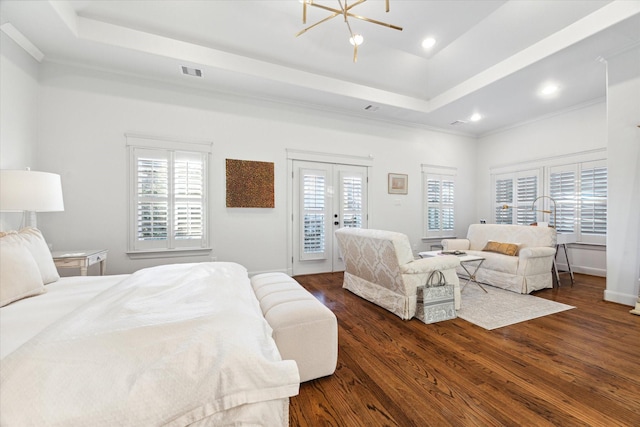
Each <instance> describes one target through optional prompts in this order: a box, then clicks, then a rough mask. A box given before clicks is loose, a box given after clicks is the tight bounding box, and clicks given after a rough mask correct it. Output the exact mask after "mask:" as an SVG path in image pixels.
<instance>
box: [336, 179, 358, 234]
mask: <svg viewBox="0 0 640 427" xmlns="http://www.w3.org/2000/svg"><path fill="white" fill-rule="evenodd" d="M362 181H363V177H362V176H361V175H353V174H346V173H342V172H341V174H340V185H342V194H343V200H342V226H343V227H352V228H362V224H363V209H362V207H363V205H362V203H363V182H362Z"/></svg>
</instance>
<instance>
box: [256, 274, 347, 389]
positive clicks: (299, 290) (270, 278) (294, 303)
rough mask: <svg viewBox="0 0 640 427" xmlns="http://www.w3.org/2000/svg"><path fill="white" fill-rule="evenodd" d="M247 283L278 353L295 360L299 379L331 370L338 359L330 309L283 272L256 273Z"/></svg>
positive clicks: (335, 327) (328, 372)
mask: <svg viewBox="0 0 640 427" xmlns="http://www.w3.org/2000/svg"><path fill="white" fill-rule="evenodd" d="M251 285H252V286H253V291H254V292H255V294H256V296H257V297H258V301H260V308H261V309H262V313H263V314H264V317H265V319H267V322H269V324H270V325H271V327H272V328H273V338H274V340H275V342H276V345H277V346H278V350H279V351H280V355H281V356H282V358H283V359H285V360H295V361H296V363H297V364H298V370H299V371H300V382H304V381H309V380H313V379H316V378H320V377H324V376H327V375H331V374H333V373H334V371H335V369H336V364H337V362H338V321H337V319H336V316H335V315H334V314H333V312H332V311H331V310H329V309H328V308H327V307H326V306H325V305H324V304H322V303H321V302H320V301H318V300H317V299H316V298H315V297H314V296H313V295H312V294H311V293H310V292H309V291H307V290H306V289H304V288H303V287H302V286H300V284H299V283H298V282H296V281H295V280H294V279H292V278H291V277H289V276H287V275H286V274H284V273H264V274H258V275H256V276H253V277H252V278H251Z"/></svg>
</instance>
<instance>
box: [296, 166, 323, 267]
mask: <svg viewBox="0 0 640 427" xmlns="http://www.w3.org/2000/svg"><path fill="white" fill-rule="evenodd" d="M301 175H302V218H303V222H302V235H303V236H304V238H303V248H302V256H301V259H305V260H307V259H317V258H318V257H320V258H321V259H322V258H324V256H325V240H324V237H325V215H326V214H325V212H326V209H325V186H326V184H325V183H326V172H325V171H324V170H314V169H301Z"/></svg>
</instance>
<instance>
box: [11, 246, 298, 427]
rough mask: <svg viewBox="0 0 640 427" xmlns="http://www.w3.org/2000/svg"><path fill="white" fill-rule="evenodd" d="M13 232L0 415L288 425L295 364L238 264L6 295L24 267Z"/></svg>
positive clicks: (84, 421)
mask: <svg viewBox="0 0 640 427" xmlns="http://www.w3.org/2000/svg"><path fill="white" fill-rule="evenodd" d="M9 237H10V239H6V233H3V235H0V263H2V264H3V265H2V266H0V274H2V283H0V285H1V288H2V293H1V294H0V296H1V298H2V303H3V304H5V305H4V306H3V307H2V308H1V309H0V340H1V341H0V357H1V359H2V360H1V362H0V388H1V389H2V393H0V407H2V411H1V413H0V424H1V425H3V426H4V425H7V426H11V425H19V426H28V425H45V424H46V425H64V426H75V425H77V426H86V425H92V426H101V425H104V426H107V425H108V426H113V425H130V426H155V425H168V426H186V425H194V426H209V425H216V426H219V425H269V426H278V425H283V426H286V425H288V420H289V416H288V402H289V397H291V396H294V395H296V394H297V393H298V390H299V374H298V368H297V366H296V363H295V362H294V361H292V360H282V358H281V356H280V353H279V352H278V349H277V347H276V344H275V342H274V340H273V338H272V336H271V333H272V329H271V327H270V326H269V324H268V323H267V321H266V320H265V318H264V316H263V314H262V311H261V309H260V306H259V303H258V300H257V299H256V297H255V294H254V293H253V290H252V289H251V284H250V280H249V278H248V274H247V271H246V269H245V268H244V267H243V266H241V265H239V264H235V263H197V264H173V265H164V266H159V267H153V268H149V269H143V270H140V271H138V272H136V273H134V274H131V275H119V276H88V277H68V278H58V279H56V280H53V281H52V282H50V283H49V284H47V285H44V284H42V285H41V286H42V288H43V289H36V290H35V291H34V292H35V293H33V294H32V296H29V297H26V298H18V299H17V300H15V301H12V302H10V303H6V301H7V295H8V294H7V291H6V287H7V284H8V283H10V282H11V280H13V281H14V282H15V278H16V277H24V275H25V274H26V273H25V271H24V269H22V270H21V269H20V268H17V267H16V265H15V263H16V262H18V261H16V260H17V258H16V257H15V252H16V245H15V244H13V243H15V242H12V241H10V240H11V239H14V240H16V239H18V238H19V237H20V236H18V237H16V236H9ZM40 237H41V235H40ZM7 242H8V243H7ZM42 242H44V240H42ZM18 252H20V251H18ZM11 254H14V255H11ZM5 255H6V256H5ZM22 255H24V252H22ZM33 258H34V259H36V260H37V259H38V256H33ZM39 261H42V260H39ZM9 262H12V263H14V264H9ZM45 264H46V263H45ZM36 265H38V262H36ZM29 268H33V264H30V266H29ZM2 270H3V271H2ZM45 270H46V268H45ZM48 273H49V274H52V272H51V271H49V272H48ZM16 274H22V275H23V276H16ZM11 276H13V277H11ZM44 276H45V274H43V275H42V277H44ZM32 279H33V277H31V278H30V279H29V280H32ZM49 279H50V277H49ZM45 281H46V279H44V278H43V279H42V282H45ZM18 286H21V285H18ZM22 291H23V289H20V291H19V292H18V294H20V295H22V294H24V292H22Z"/></svg>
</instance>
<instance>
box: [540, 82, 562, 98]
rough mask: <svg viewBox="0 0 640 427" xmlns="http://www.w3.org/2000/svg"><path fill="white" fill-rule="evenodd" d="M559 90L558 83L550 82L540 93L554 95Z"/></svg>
mask: <svg viewBox="0 0 640 427" xmlns="http://www.w3.org/2000/svg"><path fill="white" fill-rule="evenodd" d="M557 91H558V85H555V84H548V85H546V86H545V87H543V88H542V90H541V91H540V93H541V94H543V95H553V94H554V93H556V92H557Z"/></svg>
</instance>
